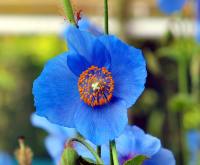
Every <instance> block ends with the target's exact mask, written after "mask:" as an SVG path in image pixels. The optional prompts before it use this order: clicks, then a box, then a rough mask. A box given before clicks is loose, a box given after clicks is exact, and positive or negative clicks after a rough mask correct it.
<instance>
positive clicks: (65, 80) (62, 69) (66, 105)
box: [33, 53, 80, 127]
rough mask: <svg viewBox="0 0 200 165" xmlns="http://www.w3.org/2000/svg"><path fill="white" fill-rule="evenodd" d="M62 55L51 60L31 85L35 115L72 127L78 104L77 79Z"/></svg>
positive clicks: (65, 57) (65, 55) (65, 56)
mask: <svg viewBox="0 0 200 165" xmlns="http://www.w3.org/2000/svg"><path fill="white" fill-rule="evenodd" d="M67 55H68V53H63V54H61V55H59V56H57V57H55V58H53V59H51V60H50V61H49V62H48V63H47V64H46V65H45V67H44V70H43V71H42V73H41V75H40V76H39V77H38V78H37V79H36V80H35V81H34V83H33V95H34V101H35V107H36V114H37V115H39V116H44V117H46V118H48V120H49V121H51V122H53V123H56V124H59V125H63V126H66V127H73V126H74V122H73V117H74V114H75V111H76V107H77V105H78V104H79V102H80V97H79V92H78V87H77V83H78V82H77V81H78V80H77V77H76V76H75V75H74V74H72V72H71V71H70V70H69V68H68V66H67Z"/></svg>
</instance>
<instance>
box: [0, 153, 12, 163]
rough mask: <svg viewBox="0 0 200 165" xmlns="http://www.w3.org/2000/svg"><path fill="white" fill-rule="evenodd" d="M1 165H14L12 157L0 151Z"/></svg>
mask: <svg viewBox="0 0 200 165" xmlns="http://www.w3.org/2000/svg"><path fill="white" fill-rule="evenodd" d="M0 165H14V162H13V159H12V157H11V156H10V155H8V154H7V153H5V152H2V151H0Z"/></svg>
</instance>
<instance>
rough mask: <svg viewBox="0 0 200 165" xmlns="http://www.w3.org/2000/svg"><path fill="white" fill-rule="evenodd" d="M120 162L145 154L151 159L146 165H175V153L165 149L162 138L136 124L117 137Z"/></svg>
mask: <svg viewBox="0 0 200 165" xmlns="http://www.w3.org/2000/svg"><path fill="white" fill-rule="evenodd" d="M116 144H117V151H118V154H119V161H120V164H123V163H124V162H125V161H127V160H129V159H131V158H133V157H134V156H137V155H145V156H147V157H148V158H149V159H148V160H146V161H145V162H144V163H143V164H144V165H160V164H162V165H175V159H174V156H173V154H172V153H171V152H170V151H169V150H166V149H163V148H162V146H161V143H160V140H159V139H157V138H155V137H153V136H151V135H149V134H145V133H144V131H143V130H142V129H140V128H138V127H136V126H127V127H126V130H125V131H124V133H123V134H122V135H121V136H120V137H119V138H117V139H116Z"/></svg>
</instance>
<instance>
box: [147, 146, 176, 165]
mask: <svg viewBox="0 0 200 165" xmlns="http://www.w3.org/2000/svg"><path fill="white" fill-rule="evenodd" d="M143 164H144V165H161V164H162V165H175V164H176V161H175V159H174V156H173V154H172V152H171V151H169V150H167V149H164V148H162V149H161V150H160V151H159V152H158V153H156V154H155V155H153V156H152V157H151V158H150V159H147V160H146V161H145V162H144V163H143Z"/></svg>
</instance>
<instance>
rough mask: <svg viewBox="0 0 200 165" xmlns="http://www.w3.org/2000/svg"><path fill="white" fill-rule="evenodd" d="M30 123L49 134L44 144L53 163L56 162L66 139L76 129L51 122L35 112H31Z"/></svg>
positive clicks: (71, 136) (72, 134) (74, 133)
mask: <svg viewBox="0 0 200 165" xmlns="http://www.w3.org/2000/svg"><path fill="white" fill-rule="evenodd" d="M31 123H32V124H33V125H34V126H36V127H39V128H42V129H44V130H45V131H47V132H48V133H49V136H48V137H47V138H46V139H45V146H46V149H47V151H48V153H49V155H50V156H51V157H52V159H53V160H54V162H55V164H58V162H59V161H60V158H61V155H62V152H63V150H64V147H65V143H66V141H67V140H68V139H70V138H73V137H75V136H76V131H75V130H74V129H72V128H66V127H61V126H59V125H56V124H52V123H50V122H49V121H48V120H47V119H46V118H44V117H40V116H38V115H36V114H32V116H31Z"/></svg>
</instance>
